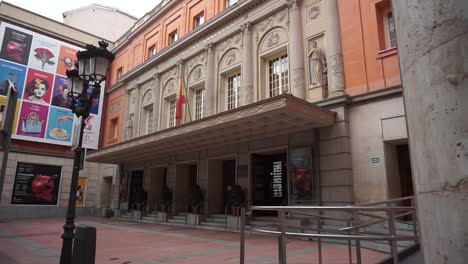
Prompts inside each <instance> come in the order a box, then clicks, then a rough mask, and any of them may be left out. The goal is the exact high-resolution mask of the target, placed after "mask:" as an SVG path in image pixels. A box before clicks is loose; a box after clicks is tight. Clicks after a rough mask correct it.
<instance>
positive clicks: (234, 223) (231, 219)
mask: <svg viewBox="0 0 468 264" xmlns="http://www.w3.org/2000/svg"><path fill="white" fill-rule="evenodd" d="M240 224H241V219H240V216H232V215H228V216H227V228H228V229H240Z"/></svg>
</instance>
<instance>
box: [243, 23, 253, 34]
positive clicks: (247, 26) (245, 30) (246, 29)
mask: <svg viewBox="0 0 468 264" xmlns="http://www.w3.org/2000/svg"><path fill="white" fill-rule="evenodd" d="M240 29H241V31H242V33H244V34H246V33H249V32H250V29H251V24H250V22H247V23H244V24H242V25H240Z"/></svg>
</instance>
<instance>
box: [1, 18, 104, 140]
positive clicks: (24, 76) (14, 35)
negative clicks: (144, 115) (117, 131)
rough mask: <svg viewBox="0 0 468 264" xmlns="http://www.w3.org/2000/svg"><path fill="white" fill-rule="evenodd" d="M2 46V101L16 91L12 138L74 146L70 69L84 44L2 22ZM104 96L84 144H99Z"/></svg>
mask: <svg viewBox="0 0 468 264" xmlns="http://www.w3.org/2000/svg"><path fill="white" fill-rule="evenodd" d="M0 45H1V46H0V47H1V51H0V102H2V101H4V100H5V98H6V95H7V93H8V91H9V90H11V89H16V90H17V98H18V101H17V102H18V106H17V107H18V113H16V116H15V120H14V124H13V126H14V127H13V130H12V138H13V139H19V140H26V141H35V142H42V143H50V144H58V145H65V146H71V144H72V142H71V141H72V135H73V120H74V118H76V117H75V115H73V113H72V111H71V109H70V103H71V100H70V98H68V80H67V77H66V76H65V72H66V71H67V70H70V69H72V68H73V67H74V64H75V62H76V60H77V58H76V52H77V51H79V50H81V48H79V47H77V46H74V45H70V44H68V43H65V42H63V41H59V40H56V39H53V38H50V37H47V36H45V35H41V34H38V33H36V32H33V31H30V30H27V29H24V28H21V27H18V26H14V25H11V24H8V23H1V24H0ZM102 87H104V84H103V85H102ZM91 88H92V87H90V90H91ZM103 96H104V93H101V94H100V96H99V98H96V99H95V100H94V101H93V105H92V107H91V114H90V117H89V118H88V119H89V120H87V121H88V122H90V123H91V124H90V125H87V128H85V132H84V135H86V137H85V140H84V142H83V147H85V148H92V149H97V147H98V140H99V131H100V124H101V112H102V104H101V103H99V102H102V100H103Z"/></svg>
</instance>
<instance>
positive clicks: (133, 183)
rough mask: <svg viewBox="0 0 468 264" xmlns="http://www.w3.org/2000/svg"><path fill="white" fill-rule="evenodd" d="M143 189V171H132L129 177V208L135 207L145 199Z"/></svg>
mask: <svg viewBox="0 0 468 264" xmlns="http://www.w3.org/2000/svg"><path fill="white" fill-rule="evenodd" d="M144 196H145V194H144V190H143V171H132V174H131V177H130V197H129V200H128V206H129V208H128V209H129V210H132V209H137V207H138V206H139V205H142V204H141V203H142V202H143V201H145V200H146V198H145V197H144Z"/></svg>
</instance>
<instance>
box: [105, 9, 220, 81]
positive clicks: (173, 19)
mask: <svg viewBox="0 0 468 264" xmlns="http://www.w3.org/2000/svg"><path fill="white" fill-rule="evenodd" d="M177 2H178V3H177V4H175V5H173V6H172V7H170V8H169V9H167V10H163V12H162V13H161V15H158V16H157V17H156V18H155V19H153V21H150V22H149V23H148V24H147V25H146V26H144V27H143V28H142V29H138V30H139V32H137V33H136V34H134V35H131V37H130V38H129V39H128V40H127V42H125V43H124V44H123V45H122V47H120V48H118V49H117V50H116V51H115V60H114V61H113V63H112V65H111V67H110V70H109V71H110V72H109V84H110V85H111V86H112V85H113V84H114V83H116V82H117V79H118V71H119V70H120V69H121V72H122V74H125V73H126V72H128V71H130V70H131V69H133V68H134V67H136V66H138V65H139V64H141V63H143V62H144V61H145V60H146V59H148V58H149V57H150V56H151V49H152V48H153V47H154V48H155V50H156V52H159V51H160V50H162V49H164V48H165V47H167V46H168V45H169V44H170V34H171V33H174V32H176V33H177V38H178V39H180V38H182V37H183V36H184V35H186V34H187V33H189V32H191V31H192V30H193V29H194V28H195V19H196V18H197V16H200V15H203V17H204V21H207V20H208V19H210V18H212V17H214V16H215V15H216V14H218V13H219V12H221V11H223V10H224V9H225V8H226V1H225V0H183V1H182V0H179V1H177Z"/></svg>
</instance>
